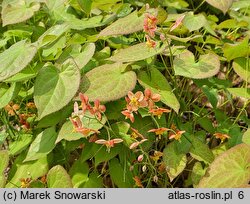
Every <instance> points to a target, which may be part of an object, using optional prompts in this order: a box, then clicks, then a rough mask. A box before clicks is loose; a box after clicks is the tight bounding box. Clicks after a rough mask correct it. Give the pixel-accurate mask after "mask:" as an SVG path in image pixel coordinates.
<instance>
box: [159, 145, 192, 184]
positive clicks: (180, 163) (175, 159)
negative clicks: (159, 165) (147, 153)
mask: <svg viewBox="0 0 250 204" xmlns="http://www.w3.org/2000/svg"><path fill="white" fill-rule="evenodd" d="M163 161H164V163H165V165H166V169H167V174H168V176H169V179H170V182H172V181H173V180H174V179H175V178H176V177H177V176H178V175H179V174H180V173H181V172H182V171H183V170H184V168H185V166H186V163H187V158H186V155H185V154H182V153H180V152H178V149H177V147H176V144H175V142H171V143H170V144H168V145H167V146H166V147H165V149H164V150H163Z"/></svg>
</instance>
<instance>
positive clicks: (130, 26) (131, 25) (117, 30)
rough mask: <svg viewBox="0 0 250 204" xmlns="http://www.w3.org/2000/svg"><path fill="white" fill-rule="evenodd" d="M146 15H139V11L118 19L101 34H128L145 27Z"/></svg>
mask: <svg viewBox="0 0 250 204" xmlns="http://www.w3.org/2000/svg"><path fill="white" fill-rule="evenodd" d="M143 20H144V15H141V16H138V14H137V11H135V12H133V13H131V14H129V15H128V16H126V17H124V18H120V19H118V20H117V21H116V22H114V23H112V24H111V25H110V26H108V27H106V28H105V29H104V30H102V31H101V32H100V34H99V36H100V37H101V36H111V35H126V34H130V33H133V32H137V31H139V30H142V29H143Z"/></svg>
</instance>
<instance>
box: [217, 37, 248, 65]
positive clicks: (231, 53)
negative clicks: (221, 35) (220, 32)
mask: <svg viewBox="0 0 250 204" xmlns="http://www.w3.org/2000/svg"><path fill="white" fill-rule="evenodd" d="M248 42H249V38H248V37H246V38H245V39H244V40H242V41H240V42H237V43H234V44H231V43H225V44H224V46H223V48H222V50H223V52H224V56H225V57H226V58H227V60H228V61H230V60H232V59H235V58H238V57H247V56H248V55H249V53H250V49H249V45H248Z"/></svg>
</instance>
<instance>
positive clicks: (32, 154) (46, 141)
mask: <svg viewBox="0 0 250 204" xmlns="http://www.w3.org/2000/svg"><path fill="white" fill-rule="evenodd" d="M56 138H57V133H56V131H55V127H51V128H47V129H46V130H44V131H43V132H41V133H40V134H39V135H37V137H36V139H35V140H34V141H33V142H32V143H31V145H30V148H29V151H28V154H27V156H26V158H25V160H24V161H32V160H36V159H39V158H42V157H44V156H46V155H47V154H48V153H50V152H51V151H52V150H53V149H54V147H55V146H56V145H55V141H56Z"/></svg>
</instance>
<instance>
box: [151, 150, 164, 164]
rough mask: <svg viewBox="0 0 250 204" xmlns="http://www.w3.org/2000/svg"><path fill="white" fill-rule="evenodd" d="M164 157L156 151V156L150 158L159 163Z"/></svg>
mask: <svg viewBox="0 0 250 204" xmlns="http://www.w3.org/2000/svg"><path fill="white" fill-rule="evenodd" d="M162 156H163V153H162V152H159V151H154V155H153V156H150V158H151V159H153V160H154V161H155V162H157V161H158V160H159V159H160V157H162Z"/></svg>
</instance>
